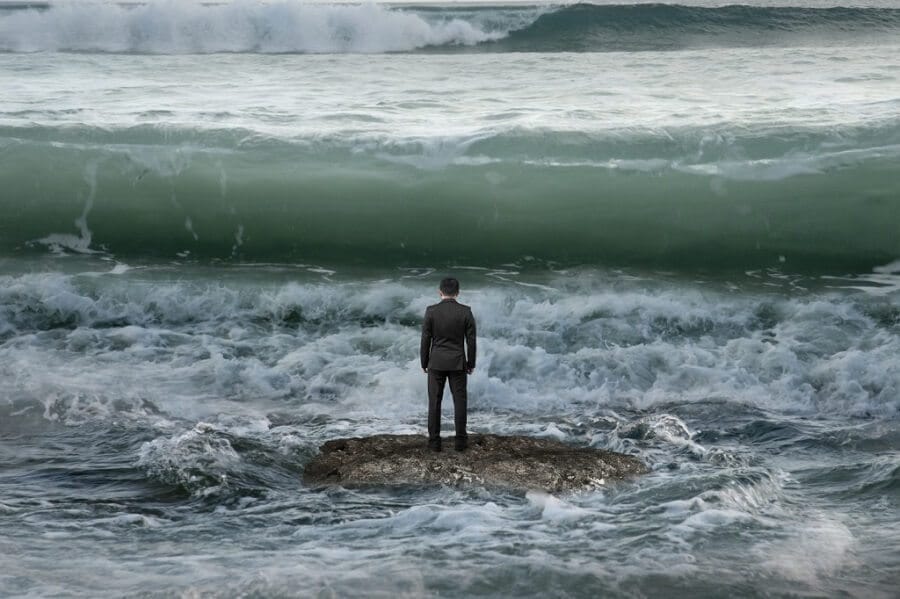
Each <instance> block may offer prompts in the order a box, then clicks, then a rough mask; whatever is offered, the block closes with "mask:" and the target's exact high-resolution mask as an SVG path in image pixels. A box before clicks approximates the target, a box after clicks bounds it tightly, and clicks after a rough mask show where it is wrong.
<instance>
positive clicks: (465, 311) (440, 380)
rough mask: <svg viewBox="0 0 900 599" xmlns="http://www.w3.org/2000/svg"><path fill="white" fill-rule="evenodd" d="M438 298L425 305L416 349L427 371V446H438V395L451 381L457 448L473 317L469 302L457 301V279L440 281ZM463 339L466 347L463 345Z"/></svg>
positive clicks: (462, 444)
mask: <svg viewBox="0 0 900 599" xmlns="http://www.w3.org/2000/svg"><path fill="white" fill-rule="evenodd" d="M440 294H441V301H440V302H439V303H437V304H432V305H431V306H428V307H427V308H426V309H425V319H424V322H423V323H422V344H421V346H420V351H419V353H420V354H421V359H422V370H423V371H424V372H425V373H426V374H427V375H428V447H429V448H430V449H432V450H433V451H440V450H441V399H443V396H444V383H445V382H446V381H448V380H449V381H450V393H451V394H453V416H454V420H455V424H456V442H455V444H454V445H455V449H456V451H464V450H465V449H466V443H467V441H468V435H467V433H466V410H467V406H466V403H467V396H466V376H467V375H469V374H472V371H473V370H474V369H475V317H474V316H473V315H472V309H471V308H469V306H466V305H464V304H460V303H459V302H457V301H456V297H457V296H458V295H459V281H457V280H456V279H454V278H450V277H448V278H446V279H444V280H442V281H441V286H440ZM463 341H465V349H463Z"/></svg>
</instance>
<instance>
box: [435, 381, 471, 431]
mask: <svg viewBox="0 0 900 599" xmlns="http://www.w3.org/2000/svg"><path fill="white" fill-rule="evenodd" d="M448 379H449V381H450V393H451V394H452V395H453V416H454V420H455V424H456V438H457V439H460V440H465V439H466V438H467V434H466V411H467V409H468V407H467V405H466V404H467V400H468V397H467V395H466V371H465V370H434V369H431V368H429V369H428V442H429V443H431V444H436V443H440V439H441V399H443V397H444V383H446V382H447V380H448Z"/></svg>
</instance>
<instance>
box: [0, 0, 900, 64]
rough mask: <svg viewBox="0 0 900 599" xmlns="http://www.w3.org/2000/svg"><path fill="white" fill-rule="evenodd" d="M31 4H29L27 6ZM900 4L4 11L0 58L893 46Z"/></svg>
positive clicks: (277, 5) (164, 6) (168, 6)
mask: <svg viewBox="0 0 900 599" xmlns="http://www.w3.org/2000/svg"><path fill="white" fill-rule="evenodd" d="M26 6H28V5H26ZM898 32H900V9H896V8H875V7H832V8H804V7H758V6H756V7H754V6H739V5H732V6H720V7H698V6H682V5H670V4H637V5H592V4H576V5H567V6H553V5H533V6H522V7H509V6H505V7H503V6H494V7H491V6H487V7H458V6H457V7H452V6H447V7H415V6H408V7H394V8H391V7H385V6H379V5H375V4H362V5H310V4H304V3H301V2H291V1H281V2H272V3H266V4H260V3H255V2H248V1H238V2H233V3H229V4H213V5H201V4H192V3H184V2H173V1H169V0H165V1H160V2H148V3H146V4H140V5H119V4H111V3H96V4H95V3H90V4H85V3H64V4H56V3H54V4H52V5H47V6H45V7H44V8H43V9H39V8H27V9H24V10H5V11H0V51H5V52H38V51H63V52H88V53H91V52H101V53H148V54H193V53H199V54H204V53H216V52H235V53H347V52H350V53H381V52H409V51H415V50H421V49H425V50H429V51H441V52H451V51H474V52H481V51H484V52H492V51H493V52H510V51H515V52H590V51H622V50H624V51H640V50H676V49H683V48H703V47H729V46H764V45H774V46H781V45H786V46H792V45H809V44H811V45H830V44H845V43H850V44H859V43H880V42H883V41H887V42H888V43H890V42H892V41H895V40H896V36H897V33H898Z"/></svg>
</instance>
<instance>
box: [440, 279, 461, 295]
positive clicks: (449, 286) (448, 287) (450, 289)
mask: <svg viewBox="0 0 900 599" xmlns="http://www.w3.org/2000/svg"><path fill="white" fill-rule="evenodd" d="M440 289H441V297H456V296H457V295H459V281H457V280H456V279H454V278H453V277H447V278H446V279H442V280H441V287H440Z"/></svg>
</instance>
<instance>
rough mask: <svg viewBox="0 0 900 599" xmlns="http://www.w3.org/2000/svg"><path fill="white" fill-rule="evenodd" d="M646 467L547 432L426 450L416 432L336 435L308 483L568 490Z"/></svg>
mask: <svg viewBox="0 0 900 599" xmlns="http://www.w3.org/2000/svg"><path fill="white" fill-rule="evenodd" d="M644 472H647V467H646V466H644V464H643V463H642V462H641V461H640V460H638V459H637V458H635V457H632V456H629V455H624V454H621V453H615V452H611V451H605V450H602V449H593V448H588V447H573V446H571V445H567V444H565V443H561V442H560V441H556V440H553V439H545V438H535V437H523V436H501V435H470V436H469V447H468V449H466V451H463V452H457V451H454V449H453V443H452V439H450V442H448V440H446V439H445V441H444V450H443V451H441V452H433V451H430V450H429V449H428V448H427V444H426V438H425V437H424V436H418V435H375V436H372V437H359V438H352V439H334V440H332V441H327V442H326V443H324V444H323V445H322V446H321V448H320V453H319V455H317V456H316V457H315V458H313V460H312V461H310V462H309V463H308V464H307V466H306V468H305V470H304V480H305V482H306V483H307V484H336V485H343V486H371V485H378V486H391V485H401V486H407V485H412V486H423V485H440V484H444V485H480V486H484V487H488V488H497V489H508V490H528V489H541V490H544V491H549V492H565V491H574V490H579V489H589V488H596V487H599V486H601V485H604V484H605V483H606V482H608V481H611V480H616V479H622V478H626V477H629V476H632V475H635V474H641V473H644Z"/></svg>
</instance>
